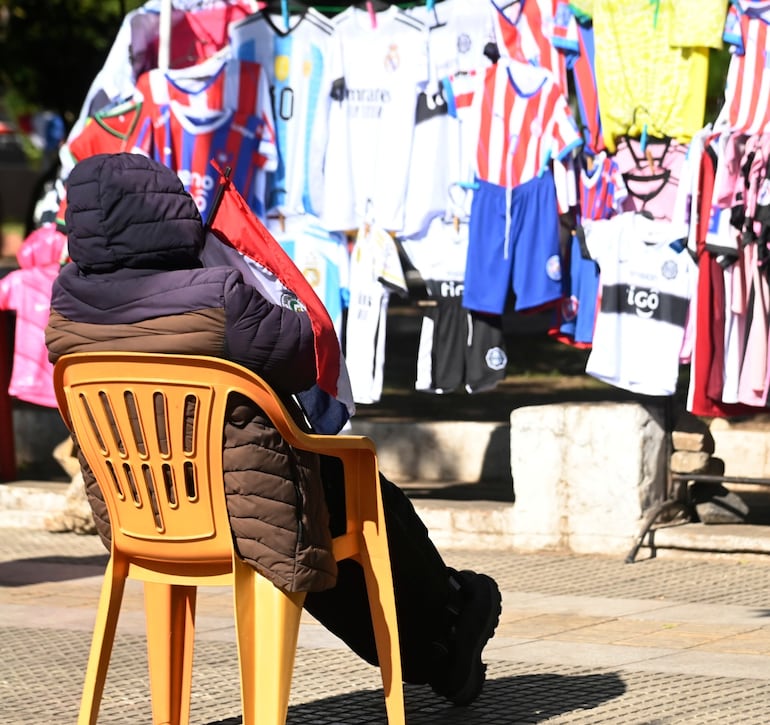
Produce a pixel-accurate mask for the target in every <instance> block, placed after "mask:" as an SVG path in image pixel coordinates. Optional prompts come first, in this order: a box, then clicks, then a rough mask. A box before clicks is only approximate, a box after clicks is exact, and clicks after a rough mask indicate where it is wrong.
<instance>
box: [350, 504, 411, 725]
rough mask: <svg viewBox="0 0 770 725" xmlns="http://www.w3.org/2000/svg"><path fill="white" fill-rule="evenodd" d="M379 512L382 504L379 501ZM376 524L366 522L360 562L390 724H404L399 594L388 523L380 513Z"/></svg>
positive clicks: (364, 523)
mask: <svg viewBox="0 0 770 725" xmlns="http://www.w3.org/2000/svg"><path fill="white" fill-rule="evenodd" d="M380 511H382V505H381V504H380ZM379 518H380V520H379V522H378V524H377V525H375V523H374V522H372V521H371V520H366V519H365V520H364V522H363V540H364V543H363V546H362V547H361V552H360V554H359V561H360V562H361V565H362V567H363V569H364V577H365V579H366V593H367V595H368V597H369V610H370V611H371V615H372V624H373V626H374V641H375V644H376V646H377V659H378V660H379V663H380V674H381V675H382V687H383V691H384V692H385V709H386V710H387V713H388V725H404V724H405V722H406V714H405V705H404V685H403V674H402V670H401V647H400V643H399V637H398V620H397V618H396V597H395V594H394V591H393V572H392V570H391V566H390V555H389V552H388V539H387V536H386V533H385V522H384V519H383V518H382V515H380V517H379Z"/></svg>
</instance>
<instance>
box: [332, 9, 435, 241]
mask: <svg viewBox="0 0 770 725" xmlns="http://www.w3.org/2000/svg"><path fill="white" fill-rule="evenodd" d="M334 24H335V31H334V38H333V42H332V43H331V48H330V52H329V78H330V79H332V80H331V86H330V87H329V88H328V89H327V90H326V92H327V93H329V94H330V95H331V106H330V109H329V125H328V127H329V139H328V143H327V148H326V166H325V174H324V189H325V190H324V213H323V221H324V224H325V225H326V226H327V227H328V228H329V229H336V230H344V229H355V228H357V227H358V226H359V225H360V224H361V223H362V222H363V221H364V220H365V219H368V220H369V221H371V222H373V223H375V224H376V225H378V226H380V227H382V228H384V229H388V230H391V231H399V230H401V229H402V228H403V224H404V202H405V196H406V189H407V179H408V175H409V163H410V158H411V153H412V137H413V133H414V124H415V109H416V103H417V95H418V93H419V92H420V91H421V90H424V88H425V85H426V83H427V81H428V77H429V65H428V36H427V31H426V30H425V27H424V26H423V25H422V24H421V23H419V22H418V21H417V20H415V19H414V18H411V17H409V16H408V15H407V14H406V13H404V12H403V11H401V10H399V9H398V7H396V6H390V8H389V9H388V10H386V11H384V12H380V13H377V14H376V27H372V21H371V19H370V18H369V15H368V13H367V12H365V11H362V10H359V9H357V8H354V7H350V8H348V9H347V10H345V11H344V12H342V13H341V14H339V15H337V16H335V18H334Z"/></svg>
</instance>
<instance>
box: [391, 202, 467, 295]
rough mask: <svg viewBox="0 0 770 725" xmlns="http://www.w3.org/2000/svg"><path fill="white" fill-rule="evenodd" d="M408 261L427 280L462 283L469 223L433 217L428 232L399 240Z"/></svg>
mask: <svg viewBox="0 0 770 725" xmlns="http://www.w3.org/2000/svg"><path fill="white" fill-rule="evenodd" d="M400 242H401V247H402V248H403V250H404V252H405V253H406V256H407V257H408V258H409V261H410V262H411V263H412V264H413V265H414V267H415V269H416V270H417V271H418V272H419V273H420V276H421V277H422V278H423V279H425V280H428V279H440V280H449V281H452V282H462V281H463V279H464V278H465V260H466V257H467V256H468V224H467V222H460V221H459V220H458V222H457V223H455V221H454V220H453V219H451V218H450V219H445V218H443V217H436V218H434V219H433V220H432V221H431V223H430V225H429V226H428V228H427V230H426V231H425V233H424V234H423V235H421V236H417V237H409V238H402V239H401V240H400Z"/></svg>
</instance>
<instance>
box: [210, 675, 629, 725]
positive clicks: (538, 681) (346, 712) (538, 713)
mask: <svg viewBox="0 0 770 725" xmlns="http://www.w3.org/2000/svg"><path fill="white" fill-rule="evenodd" d="M625 692H626V685H625V683H624V681H623V679H622V678H621V676H620V675H619V674H617V673H597V674H590V675H556V674H537V675H521V676H517V677H501V678H498V679H493V680H487V683H486V685H485V686H484V692H483V693H482V694H481V697H479V699H478V700H477V701H476V702H475V703H473V704H472V705H469V706H468V707H453V706H451V705H449V704H448V703H447V702H446V701H445V700H443V699H440V698H438V697H437V696H436V695H434V694H433V693H432V692H430V690H429V688H427V687H410V686H407V687H406V688H405V695H406V710H407V712H406V716H407V717H406V720H407V722H408V723H409V725H429V724H431V725H439V724H440V725H454V724H456V725H482V724H483V725H489V724H490V723H494V725H518V724H520V723H537V722H543V721H545V720H548V719H550V718H552V717H557V716H559V715H563V714H564V713H568V712H573V711H575V710H591V709H592V708H596V707H599V706H600V705H602V704H604V703H606V702H609V701H610V700H613V699H615V698H617V697H620V696H622V695H623V694H624V693H625ZM321 713H323V718H322V719H320V717H321ZM384 717H385V716H384V706H383V702H382V692H381V691H380V690H367V691H364V692H361V691H359V692H353V693H350V694H347V695H339V696H335V697H329V698H326V699H322V700H316V701H314V702H312V703H306V704H303V705H294V706H292V707H290V708H289V716H288V718H287V720H286V722H287V725H300V724H302V725H307V723H315V722H327V723H335V725H343V724H345V723H350V724H351V725H353V724H355V725H364V724H365V723H372V724H373V723H384V721H385V720H384ZM241 722H242V720H241V718H240V717H235V718H228V719H226V720H217V721H215V722H209V723H207V725H240V724H241Z"/></svg>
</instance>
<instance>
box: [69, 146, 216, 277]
mask: <svg viewBox="0 0 770 725" xmlns="http://www.w3.org/2000/svg"><path fill="white" fill-rule="evenodd" d="M65 220H66V226H67V237H68V245H69V255H70V258H71V259H72V261H73V262H75V264H76V265H77V266H78V268H79V269H80V270H81V271H82V272H85V273H104V272H112V271H114V270H116V269H119V268H123V267H130V268H134V269H170V268H189V267H199V266H201V265H200V262H199V260H198V253H199V252H200V249H201V247H202V245H203V224H202V222H201V217H200V214H199V212H198V207H197V206H196V205H195V202H194V201H193V199H192V197H191V196H190V195H189V194H188V193H187V192H186V191H185V189H184V187H183V186H182V182H181V181H180V180H179V177H178V176H177V175H176V173H175V172H174V171H172V170H171V169H169V168H168V167H166V166H163V165H162V164H159V163H157V162H156V161H153V160H152V159H149V158H147V157H146V156H141V155H139V154H129V153H119V154H97V155H95V156H90V157H88V158H86V159H84V160H83V161H81V162H80V163H78V164H77V165H76V166H75V167H74V168H73V169H72V172H71V173H70V175H69V177H68V179H67V211H66V217H65Z"/></svg>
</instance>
